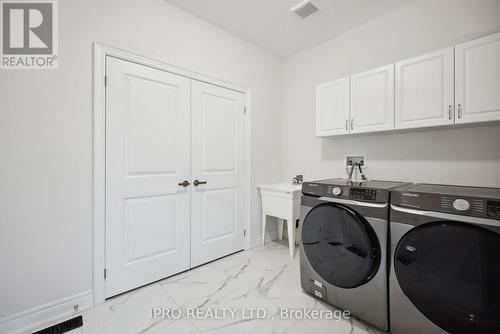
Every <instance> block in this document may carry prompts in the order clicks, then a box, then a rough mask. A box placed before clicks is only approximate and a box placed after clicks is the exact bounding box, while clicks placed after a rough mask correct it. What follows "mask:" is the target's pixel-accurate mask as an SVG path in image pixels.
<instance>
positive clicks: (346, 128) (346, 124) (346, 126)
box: [345, 119, 349, 131]
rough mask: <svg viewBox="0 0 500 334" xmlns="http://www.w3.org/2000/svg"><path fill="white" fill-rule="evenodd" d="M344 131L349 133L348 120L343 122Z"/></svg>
mask: <svg viewBox="0 0 500 334" xmlns="http://www.w3.org/2000/svg"><path fill="white" fill-rule="evenodd" d="M345 130H346V131H349V120H347V119H346V120H345Z"/></svg>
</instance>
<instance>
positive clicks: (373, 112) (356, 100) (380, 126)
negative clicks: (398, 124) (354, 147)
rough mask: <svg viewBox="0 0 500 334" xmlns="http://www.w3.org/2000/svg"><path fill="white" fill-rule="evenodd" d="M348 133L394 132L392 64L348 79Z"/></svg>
mask: <svg viewBox="0 0 500 334" xmlns="http://www.w3.org/2000/svg"><path fill="white" fill-rule="evenodd" d="M350 126H351V132H355V133H362V132H375V131H386V130H393V129H394V64H391V65H388V66H383V67H379V68H376V69H373V70H370V71H367V72H363V73H359V74H356V75H352V76H351V124H350Z"/></svg>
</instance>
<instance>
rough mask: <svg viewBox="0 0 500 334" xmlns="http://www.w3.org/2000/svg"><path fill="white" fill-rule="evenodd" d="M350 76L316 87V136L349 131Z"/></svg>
mask: <svg viewBox="0 0 500 334" xmlns="http://www.w3.org/2000/svg"><path fill="white" fill-rule="evenodd" d="M348 120H349V77H347V78H343V79H340V80H335V81H332V82H328V83H325V84H322V85H319V86H318V87H317V88H316V136H318V137H323V136H333V135H340V134H346V133H349V124H348Z"/></svg>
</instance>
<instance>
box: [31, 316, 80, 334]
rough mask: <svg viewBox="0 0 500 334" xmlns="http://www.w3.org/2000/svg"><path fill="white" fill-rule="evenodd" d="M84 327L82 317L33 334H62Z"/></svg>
mask: <svg viewBox="0 0 500 334" xmlns="http://www.w3.org/2000/svg"><path fill="white" fill-rule="evenodd" d="M82 326H83V318H82V316H81V315H80V316H78V317H76V318H73V319H69V320H66V321H63V322H61V323H58V324H57V325H54V326H50V327H48V328H45V329H42V330H41V331H38V332H35V333H33V334H62V333H66V332H69V331H70V330H73V329H75V328H79V327H82Z"/></svg>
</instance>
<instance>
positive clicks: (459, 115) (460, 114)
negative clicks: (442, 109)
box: [457, 103, 462, 118]
mask: <svg viewBox="0 0 500 334" xmlns="http://www.w3.org/2000/svg"><path fill="white" fill-rule="evenodd" d="M457 111H458V118H462V107H461V106H460V103H459V104H458V108H457Z"/></svg>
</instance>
